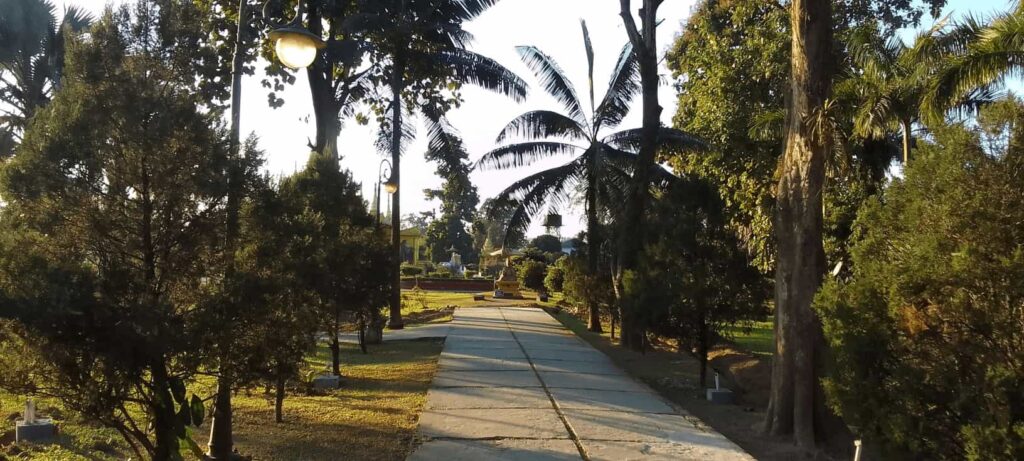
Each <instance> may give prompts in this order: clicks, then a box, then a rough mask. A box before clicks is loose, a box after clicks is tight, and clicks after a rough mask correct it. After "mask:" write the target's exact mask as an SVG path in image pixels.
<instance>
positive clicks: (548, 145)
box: [476, 141, 579, 170]
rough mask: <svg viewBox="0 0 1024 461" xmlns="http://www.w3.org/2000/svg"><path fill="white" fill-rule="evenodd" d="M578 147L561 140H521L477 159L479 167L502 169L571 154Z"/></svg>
mask: <svg viewBox="0 0 1024 461" xmlns="http://www.w3.org/2000/svg"><path fill="white" fill-rule="evenodd" d="M577 150H579V147H577V146H574V145H572V144H566V143H562V142H549V141H539V142H523V143H519V144H512V145H508V146H502V147H499V148H497V149H494V150H492V151H490V152H488V153H486V154H484V156H483V157H481V158H480V160H478V161H477V163H476V167H477V168H481V169H485V170H486V169H494V170H504V169H506V168H513V167H520V166H526V165H529V164H531V163H533V162H535V161H537V160H540V159H543V158H548V157H554V156H556V155H565V154H571V153H573V152H575V151H577Z"/></svg>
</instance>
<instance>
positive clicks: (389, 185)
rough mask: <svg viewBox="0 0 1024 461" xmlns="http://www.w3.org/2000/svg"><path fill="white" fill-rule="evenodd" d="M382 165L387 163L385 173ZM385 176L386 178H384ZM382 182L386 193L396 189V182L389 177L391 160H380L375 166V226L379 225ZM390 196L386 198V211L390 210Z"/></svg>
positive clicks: (393, 191) (391, 192) (392, 192)
mask: <svg viewBox="0 0 1024 461" xmlns="http://www.w3.org/2000/svg"><path fill="white" fill-rule="evenodd" d="M384 165H387V173H384V171H385V170H384ZM385 176H387V178H385ZM381 183H384V190H385V191H387V193H388V194H394V193H395V192H396V191H398V183H397V182H395V181H394V180H392V179H391V162H389V161H388V159H384V160H381V161H380V166H378V167H377V194H376V196H377V215H376V227H378V228H379V227H380V185H381ZM390 200H391V198H390V197H389V198H388V203H389V205H388V211H390V210H391V205H390V203H391V202H390Z"/></svg>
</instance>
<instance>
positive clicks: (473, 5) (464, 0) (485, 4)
mask: <svg viewBox="0 0 1024 461" xmlns="http://www.w3.org/2000/svg"><path fill="white" fill-rule="evenodd" d="M499 1H500V0H455V3H456V4H458V5H459V6H460V7H462V11H464V12H465V14H464V15H463V16H461V17H460V18H459V19H461V20H463V21H469V20H472V19H474V18H476V17H477V16H480V15H481V14H483V12H484V11H487V9H488V8H490V7H492V6H494V5H495V4H497V3H498V2H499Z"/></svg>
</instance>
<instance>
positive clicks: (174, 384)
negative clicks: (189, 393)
mask: <svg viewBox="0 0 1024 461" xmlns="http://www.w3.org/2000/svg"><path fill="white" fill-rule="evenodd" d="M170 384H171V397H174V401H175V402H177V403H185V382H184V381H182V380H181V378H174V379H172V380H171V383H170Z"/></svg>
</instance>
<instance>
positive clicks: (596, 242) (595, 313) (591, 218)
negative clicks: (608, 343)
mask: <svg viewBox="0 0 1024 461" xmlns="http://www.w3.org/2000/svg"><path fill="white" fill-rule="evenodd" d="M599 157H600V156H599V155H597V153H595V154H594V158H593V159H592V160H591V166H590V174H589V175H588V176H587V277H588V278H590V279H591V280H596V279H597V274H598V267H599V265H600V258H601V253H600V252H601V237H600V235H599V233H600V230H599V228H598V226H599V225H600V223H598V218H597V168H598V161H599ZM587 311H588V312H589V313H590V321H589V322H588V325H587V329H588V330H590V331H593V332H595V333H600V332H601V331H602V328H601V307H600V305H599V304H598V303H597V300H596V299H594V293H589V294H588V295H587Z"/></svg>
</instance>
